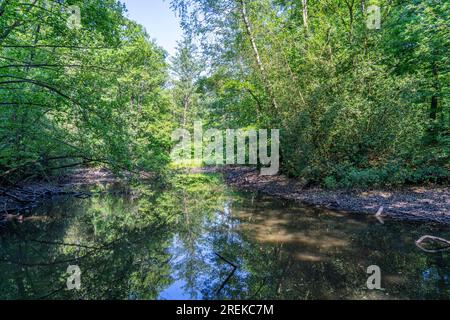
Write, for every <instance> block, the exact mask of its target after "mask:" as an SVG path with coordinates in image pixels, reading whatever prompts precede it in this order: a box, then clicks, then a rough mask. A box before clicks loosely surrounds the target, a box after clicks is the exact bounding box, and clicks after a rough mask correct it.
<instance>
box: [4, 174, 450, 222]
mask: <svg viewBox="0 0 450 320" xmlns="http://www.w3.org/2000/svg"><path fill="white" fill-rule="evenodd" d="M188 172H190V173H221V174H222V175H223V177H224V181H225V182H226V183H227V184H228V185H229V186H231V187H234V188H236V189H237V190H241V191H250V192H261V193H263V194H267V195H270V196H274V197H277V198H281V199H286V200H294V201H296V202H299V203H303V204H307V205H312V206H315V207H321V208H326V209H332V210H338V211H346V212H355V213H365V214H369V215H375V214H377V213H380V214H381V215H380V218H382V219H383V218H386V217H391V218H395V219H402V220H412V221H419V222H436V223H441V224H450V189H449V188H448V187H410V188H403V189H398V190H323V189H320V188H305V187H304V184H302V183H301V182H299V181H298V180H295V179H288V178H286V177H284V176H261V175H260V174H259V171H258V170H256V169H254V168H247V167H224V168H203V169H189V170H188ZM142 178H143V180H145V179H148V178H149V177H148V176H145V177H142ZM121 180H122V179H119V178H118V177H117V176H115V175H114V174H113V173H112V172H110V171H108V170H105V169H78V170H75V171H72V172H71V173H70V174H68V175H65V176H61V177H58V178H55V179H53V180H50V181H48V182H37V183H31V184H27V185H24V186H20V185H19V186H17V187H14V188H6V187H0V217H3V218H2V219H4V217H7V216H8V215H11V214H16V213H21V214H23V213H27V212H29V211H31V210H33V209H34V208H36V207H37V206H39V205H40V204H41V203H42V202H43V201H44V200H46V199H48V198H52V197H55V196H61V195H70V196H74V197H79V198H84V197H89V196H90V195H89V194H88V193H86V192H84V191H82V187H83V186H85V185H90V184H98V183H114V182H118V181H121ZM2 219H0V220H2Z"/></svg>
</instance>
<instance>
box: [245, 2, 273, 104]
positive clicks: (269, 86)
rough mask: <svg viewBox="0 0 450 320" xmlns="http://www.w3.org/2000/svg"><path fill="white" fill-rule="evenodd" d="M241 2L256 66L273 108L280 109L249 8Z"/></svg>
mask: <svg viewBox="0 0 450 320" xmlns="http://www.w3.org/2000/svg"><path fill="white" fill-rule="evenodd" d="M237 1H238V2H239V9H240V11H241V15H242V19H243V20H244V25H245V31H246V33H247V36H248V37H249V39H250V43H251V45H252V50H253V54H254V56H255V60H256V64H257V65H258V68H259V71H260V73H261V78H262V80H263V82H264V86H265V89H266V91H267V93H268V95H269V97H270V100H271V103H272V107H273V108H275V109H278V103H277V100H276V99H275V94H274V92H273V88H272V84H271V83H270V80H269V78H268V77H267V73H266V69H265V68H264V65H263V63H262V60H261V56H260V55H259V50H258V46H257V45H256V40H255V37H254V36H253V31H252V27H251V24H250V20H249V18H248V14H247V6H246V4H245V0H237Z"/></svg>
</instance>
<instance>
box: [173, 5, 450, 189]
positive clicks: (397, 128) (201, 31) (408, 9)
mask: <svg viewBox="0 0 450 320" xmlns="http://www.w3.org/2000/svg"><path fill="white" fill-rule="evenodd" d="M306 2H307V4H308V6H307V7H304V6H303V3H304V1H292V0H276V1H275V0H259V1H253V0H228V1H220V3H215V2H214V3H213V2H211V1H206V0H174V1H172V4H173V7H174V8H175V9H178V10H179V11H180V13H181V16H182V17H184V25H185V28H186V30H188V31H190V32H193V33H195V34H197V35H199V37H200V39H203V42H204V43H203V47H204V48H207V49H206V50H205V52H204V53H205V55H206V57H207V58H208V59H206V58H205V61H213V63H212V64H211V66H210V67H211V72H210V74H209V75H208V76H207V77H206V78H205V79H202V80H201V88H202V90H203V91H202V92H203V94H204V95H205V96H207V97H209V101H207V102H206V103H207V104H206V106H205V107H206V108H208V110H211V111H212V112H211V113H210V119H211V123H212V124H216V123H220V125H221V126H223V127H232V128H233V127H247V126H253V127H260V128H280V129H281V133H282V140H281V147H282V167H283V171H284V172H285V173H286V174H288V175H291V176H298V177H303V178H305V179H307V180H309V181H310V182H311V183H317V184H322V185H325V186H327V187H330V188H335V187H351V186H362V187H369V186H382V185H400V184H405V183H428V182H439V183H448V170H449V138H448V137H449V132H450V131H449V129H450V128H449V123H450V114H449V109H450V107H449V99H448V97H449V95H448V91H449V87H448V83H449V82H450V81H449V80H450V79H449V72H448V67H447V66H448V52H449V51H448V49H449V39H450V37H449V31H448V26H447V24H446V21H447V19H448V15H449V13H450V12H449V10H450V6H449V5H448V3H445V2H444V1H431V0H430V1H378V2H377V5H379V6H380V7H381V29H380V30H370V29H368V28H367V24H366V22H367V19H368V13H367V11H366V10H367V6H368V5H370V4H371V3H370V2H367V1H306ZM304 17H308V18H307V19H305V18H304ZM224 44H225V45H224Z"/></svg>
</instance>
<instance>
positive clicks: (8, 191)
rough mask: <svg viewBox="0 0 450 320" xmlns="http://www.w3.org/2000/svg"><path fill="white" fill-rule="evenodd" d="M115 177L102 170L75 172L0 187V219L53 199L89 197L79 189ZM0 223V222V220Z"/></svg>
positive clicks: (110, 180)
mask: <svg viewBox="0 0 450 320" xmlns="http://www.w3.org/2000/svg"><path fill="white" fill-rule="evenodd" d="M117 181H119V178H118V177H117V176H115V175H114V174H113V173H112V172H110V171H109V170H106V169H89V168H85V169H77V170H73V171H71V172H70V173H68V174H66V175H62V176H59V177H53V178H50V179H49V180H48V181H37V182H31V183H26V184H19V185H17V186H14V187H11V186H0V217H8V216H10V217H11V214H15V213H28V212H29V211H31V210H33V209H34V208H36V207H38V206H39V205H40V204H41V203H42V202H43V201H45V200H47V199H49V198H52V197H56V196H64V195H67V196H73V197H77V198H86V197H89V196H90V194H89V193H87V192H85V191H82V190H81V189H82V186H85V185H92V184H98V183H113V182H117ZM0 220H2V219H0Z"/></svg>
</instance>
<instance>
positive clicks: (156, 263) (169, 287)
mask: <svg viewBox="0 0 450 320" xmlns="http://www.w3.org/2000/svg"><path fill="white" fill-rule="evenodd" d="M171 185H172V186H171V187H170V188H167V189H165V190H159V189H157V188H152V187H149V186H142V185H140V186H134V187H127V188H124V187H121V188H118V187H117V186H98V187H97V188H99V189H100V190H101V191H108V192H110V191H117V190H120V191H122V192H120V193H108V194H99V195H98V196H95V197H92V198H90V199H74V198H59V199H55V200H54V201H52V202H49V203H47V204H46V205H45V206H43V207H41V208H39V209H38V210H37V211H36V212H34V213H33V219H29V220H26V221H25V222H24V223H21V224H19V223H10V224H9V225H7V226H6V227H5V228H4V229H2V230H0V298H1V299H412V298H414V299H450V280H449V276H450V252H441V253H434V254H432V253H425V252H422V251H421V250H419V249H418V248H417V247H416V246H415V244H414V242H415V240H417V239H418V238H420V237H421V236H423V235H425V234H433V235H436V236H441V237H444V238H450V231H449V230H447V229H446V228H445V227H439V226H433V225H423V224H422V225H419V224H412V223H404V222H398V221H386V223H385V224H380V223H379V222H378V221H377V220H376V219H375V218H374V217H366V216H358V215H350V214H345V213H339V212H332V211H327V210H320V209H315V208H310V207H305V206H301V205H298V204H294V203H291V202H285V201H281V200H277V199H272V198H268V197H264V196H260V195H257V194H242V193H236V192H233V191H232V190H229V189H227V188H226V187H225V186H224V185H223V183H222V182H221V180H220V178H219V177H218V176H215V175H209V176H204V175H191V176H178V177H177V178H175V179H174V182H173V183H172V184H171ZM69 265H77V266H79V267H80V270H81V272H82V273H81V289H80V290H72V291H69V290H67V285H66V281H67V278H68V277H69V274H68V273H67V267H68V266H69ZM371 265H378V266H379V267H380V268H381V271H382V287H383V290H374V291H372V290H368V289H367V286H366V281H367V278H368V277H369V275H368V274H367V273H366V270H367V268H368V267H369V266H371Z"/></svg>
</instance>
